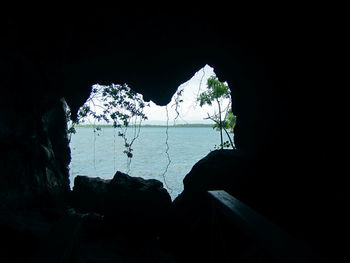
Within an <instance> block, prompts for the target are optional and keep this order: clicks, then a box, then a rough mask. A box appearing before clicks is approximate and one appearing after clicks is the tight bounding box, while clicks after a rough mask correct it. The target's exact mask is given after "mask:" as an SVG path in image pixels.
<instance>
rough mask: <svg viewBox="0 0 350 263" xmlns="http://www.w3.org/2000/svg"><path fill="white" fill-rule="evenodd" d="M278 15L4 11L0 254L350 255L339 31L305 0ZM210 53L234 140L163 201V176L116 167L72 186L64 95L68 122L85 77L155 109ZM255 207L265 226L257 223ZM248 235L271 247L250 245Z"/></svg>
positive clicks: (123, 257) (84, 92)
mask: <svg viewBox="0 0 350 263" xmlns="http://www.w3.org/2000/svg"><path fill="white" fill-rule="evenodd" d="M266 9H269V7H267V6H266ZM263 10H264V12H263ZM288 10H289V12H288V13H287V11H286V12H282V11H281V12H279V13H276V12H273V11H272V9H271V10H266V11H265V9H261V10H259V11H256V12H254V11H253V10H250V12H249V14H246V15H245V14H243V13H241V12H240V8H238V7H237V6H234V7H231V6H227V7H225V6H220V5H217V6H210V7H206V6H201V7H198V6H197V7H196V8H190V7H189V6H188V7H187V8H186V9H180V8H179V9H177V8H174V9H171V10H170V9H167V10H161V9H160V7H159V8H152V7H150V6H149V7H148V9H147V8H145V9H140V10H139V9H135V8H133V9H131V8H130V9H122V8H120V9H108V10H107V9H95V10H93V11H92V12H88V11H80V12H74V11H64V12H62V13H59V12H53V11H50V12H47V13H45V12H34V11H33V12H29V10H27V12H13V13H11V12H9V13H7V14H6V15H4V16H2V17H1V20H0V21H1V29H2V36H1V37H2V40H1V43H0V47H1V49H0V50H1V53H0V54H1V55H0V56H1V60H0V68H1V76H2V78H1V79H2V81H1V98H2V100H1V104H0V112H1V115H0V147H1V152H0V154H1V155H0V156H1V158H0V164H1V166H0V167H1V173H0V209H1V210H0V231H1V233H2V235H1V239H2V244H4V245H2V246H1V249H0V251H1V254H0V258H1V261H2V262H106V261H107V260H109V262H194V261H198V262H199V261H202V262H219V261H223V262H239V261H240V262H322V261H324V262H348V261H349V259H350V253H349V244H348V241H347V240H348V237H349V224H348V222H349V219H350V218H349V215H348V213H347V212H346V210H347V209H346V207H347V204H348V200H349V194H348V189H347V184H346V176H345V174H344V171H346V160H345V156H346V155H345V154H344V153H343V152H344V149H345V150H346V149H347V146H346V137H345V129H343V128H342V125H343V124H344V122H345V120H346V117H345V116H344V115H345V113H346V110H345V105H346V102H345V98H346V96H343V94H342V92H343V87H344V85H342V84H341V83H338V82H339V81H340V75H341V73H342V72H343V70H344V69H341V67H340V66H341V62H340V58H341V57H343V53H342V48H343V47H345V45H344V43H345V42H344V41H342V40H341V37H342V36H343V34H340V32H341V31H342V28H341V26H340V25H336V24H335V23H334V21H333V20H332V21H331V20H329V19H326V18H325V17H323V16H321V15H320V14H321V13H319V12H314V11H311V9H310V10H307V7H305V8H303V9H300V10H293V8H291V7H288ZM312 10H313V9H312ZM57 11H58V10H57ZM325 12H326V11H325ZM326 13H327V12H326ZM63 14H64V16H63ZM328 18H329V17H328ZM332 23H334V24H332ZM343 45H344V46H343ZM205 64H209V65H211V66H213V67H214V68H215V71H216V74H217V76H218V78H219V79H224V80H226V81H227V83H228V84H229V87H230V90H231V96H232V99H233V101H232V111H233V113H234V114H235V115H237V116H239V121H238V122H237V126H236V127H235V137H234V143H235V146H236V148H237V149H235V150H229V151H214V152H213V153H210V154H208V155H207V156H206V157H205V158H203V159H202V160H200V161H199V162H198V163H196V164H195V165H194V167H193V168H192V170H191V171H190V173H189V174H187V175H186V177H185V179H184V191H183V192H182V193H181V194H180V195H179V196H178V197H177V198H176V199H175V200H174V201H173V202H172V201H171V199H170V197H169V194H168V193H167V192H166V191H165V189H164V188H163V187H162V185H161V184H160V183H159V182H158V181H145V180H141V179H135V178H134V179H133V178H131V177H129V176H128V175H126V174H123V173H116V175H115V177H114V178H116V180H114V178H113V179H112V180H111V181H108V182H105V181H103V180H93V179H91V178H84V177H81V178H80V179H79V184H80V186H81V188H80V189H82V192H80V194H76V193H75V192H74V190H73V191H71V190H70V187H69V170H68V165H69V163H70V148H69V144H68V134H67V119H66V114H65V111H66V109H65V103H64V101H63V99H64V100H65V101H66V103H67V104H68V106H69V107H70V109H71V111H72V118H73V119H74V118H76V117H77V116H76V114H77V112H78V109H79V108H80V107H81V106H82V105H83V103H84V102H85V101H86V99H87V98H88V97H89V94H90V92H91V86H92V85H93V84H95V83H100V84H106V85H107V84H110V83H128V84H129V85H130V86H131V87H133V89H134V90H135V91H136V92H138V93H142V94H143V96H144V98H145V100H152V101H154V102H155V103H157V104H158V105H166V104H167V103H168V102H169V101H170V99H171V97H172V95H173V94H174V92H175V91H176V89H177V87H178V86H179V85H180V84H181V83H183V82H185V81H186V80H188V79H189V78H190V77H191V74H193V72H195V71H196V70H198V69H199V68H201V67H203V66H204V65H205ZM121 181H122V182H124V184H125V185H126V186H127V187H126V188H123V187H121V186H120V184H121ZM139 188H143V189H146V191H143V192H142V193H140V191H138V190H137V189H139ZM96 189H97V190H98V191H100V192H102V193H103V194H104V196H107V197H108V198H109V199H107V200H108V202H106V199H105V197H103V198H102V197H101V195H99V194H96V195H95V193H96V191H95V190H96ZM135 189H136V190H135ZM214 190H215V191H218V190H220V191H225V196H226V194H227V195H228V197H227V198H226V199H225V200H231V201H232V202H234V200H239V202H241V203H242V206H241V207H243V208H244V211H249V212H246V213H247V214H246V215H247V217H246V219H247V220H246V221H245V222H252V223H251V225H250V226H254V227H253V229H254V231H253V230H251V229H250V230H246V229H244V227H242V224H243V223H239V224H238V225H237V224H236V225H232V222H231V221H230V219H229V217H227V216H225V213H223V214H218V215H216V216H213V214H215V213H213V209H216V208H217V207H219V205H217V204H216V203H215V202H213V200H214V201H215V200H217V199H216V197H217V196H218V195H217V192H213V191H214ZM84 191H85V192H84ZM208 191H209V192H208ZM116 196H117V197H116ZM120 200H123V201H125V202H120ZM155 200H157V201H155ZM117 203H118V205H117V206H115V205H116V204H117ZM241 203H239V204H241ZM213 207H214V208H213ZM215 207H216V208H215ZM226 208H227V207H226ZM226 208H225V209H226ZM225 211H226V210H225ZM260 215H261V216H262V217H261V218H263V219H262V221H259V222H260V223H261V222H266V224H265V223H264V224H262V225H259V224H255V223H259V222H258V221H254V220H257V218H260ZM214 217H215V218H214ZM214 221H215V222H216V223H215V222H214ZM254 222H255V223H254ZM267 225H268V226H271V228H267V229H265V228H264V227H265V226H267ZM276 227H277V228H276ZM219 229H221V230H219ZM276 229H278V230H276ZM252 231H253V232H254V233H257V232H259V233H263V234H262V237H263V239H264V240H270V239H271V240H275V241H274V242H275V243H274V242H272V241H271V244H272V245H271V244H270V245H269V242H260V243H259V242H258V241H256V240H255V239H254V241H252V238H251V237H250V236H249V235H248V236H247V235H246V234H245V233H246V232H249V233H250V232H252ZM282 232H283V233H287V235H288V236H290V237H291V239H290V240H294V241H293V242H291V243H288V244H289V245H288V246H287V245H286V247H288V250H287V251H284V250H283V249H279V248H277V247H273V244H277V243H278V240H279V238H281V236H282V235H280V233H282ZM276 240H277V241H276ZM288 240H289V239H288ZM281 243H283V238H281ZM262 244H263V245H262ZM300 246H302V247H303V249H300ZM251 248H253V249H251ZM291 251H292V252H291ZM293 251H294V252H293ZM288 253H289V254H288ZM276 255H278V256H276ZM286 259H288V260H289V261H288V260H286Z"/></svg>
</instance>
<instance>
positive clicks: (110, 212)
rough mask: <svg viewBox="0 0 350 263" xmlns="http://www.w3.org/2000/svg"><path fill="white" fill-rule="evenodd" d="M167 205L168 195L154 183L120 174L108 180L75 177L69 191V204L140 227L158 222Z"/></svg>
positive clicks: (166, 210) (169, 201)
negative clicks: (70, 193)
mask: <svg viewBox="0 0 350 263" xmlns="http://www.w3.org/2000/svg"><path fill="white" fill-rule="evenodd" d="M170 204H171V198H170V195H169V194H168V192H167V191H166V190H165V189H164V188H163V184H162V183H161V182H159V181H158V180H154V179H148V180H146V179H143V178H140V177H131V176H129V175H127V174H124V173H121V172H117V173H116V174H115V175H114V177H113V179H111V180H103V179H100V178H89V177H87V176H77V177H76V178H75V181H74V188H73V191H72V205H73V206H74V207H75V208H77V209H80V210H81V211H84V212H97V213H100V214H102V215H105V216H107V217H109V218H113V219H117V220H119V221H122V222H129V223H130V222H138V223H141V222H142V224H143V225H144V224H145V225H147V223H150V224H152V225H155V224H156V222H159V221H161V220H162V219H163V218H164V216H165V215H166V214H167V212H168V209H169V207H170Z"/></svg>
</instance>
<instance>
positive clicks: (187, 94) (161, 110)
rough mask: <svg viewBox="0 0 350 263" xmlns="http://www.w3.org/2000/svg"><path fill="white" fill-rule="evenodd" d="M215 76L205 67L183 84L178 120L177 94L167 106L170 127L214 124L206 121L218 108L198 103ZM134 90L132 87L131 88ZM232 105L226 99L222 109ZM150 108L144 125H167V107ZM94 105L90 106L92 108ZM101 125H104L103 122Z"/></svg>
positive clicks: (210, 69) (212, 70)
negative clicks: (188, 124) (201, 94)
mask: <svg viewBox="0 0 350 263" xmlns="http://www.w3.org/2000/svg"><path fill="white" fill-rule="evenodd" d="M213 75H215V73H214V69H213V68H212V67H210V66H208V65H205V66H204V67H203V68H202V69H200V70H199V71H197V72H195V73H194V75H193V77H192V78H191V79H190V80H188V81H187V82H185V83H183V84H181V85H180V86H179V87H178V89H177V91H179V90H180V89H182V88H183V89H184V91H183V93H182V96H181V99H182V100H183V102H181V103H180V105H179V106H178V112H179V113H180V114H179V116H178V118H177V119H176V120H175V117H176V115H177V113H176V111H175V97H176V92H175V94H174V96H173V98H172V100H171V101H170V103H169V104H168V105H167V108H168V115H169V125H173V124H183V123H209V124H210V123H213V122H212V121H211V120H205V118H206V117H207V116H208V113H209V115H213V114H214V112H217V111H218V110H217V106H216V105H214V104H213V105H212V106H208V105H203V106H202V107H200V106H199V103H198V102H197V97H198V95H199V94H200V93H201V92H203V91H205V90H206V88H207V80H208V78H209V77H211V76H213ZM131 88H132V87H131ZM94 103H95V104H96V105H98V104H101V105H102V102H98V101H94ZM229 103H230V100H229V99H224V100H223V101H222V104H221V105H222V108H223V109H226V108H227V107H228V105H229ZM149 104H150V107H145V108H144V113H145V114H146V116H147V117H148V120H145V121H143V122H142V124H153V125H161V124H163V125H164V124H166V120H167V117H166V106H158V105H156V104H155V103H154V102H153V101H151V102H150V103H149ZM91 106H92V105H91V104H90V107H91ZM95 110H96V111H97V112H102V110H101V109H99V108H98V107H97V108H95ZM87 123H95V121H94V120H93V119H92V118H91V117H88V118H87ZM101 123H103V122H102V121H101Z"/></svg>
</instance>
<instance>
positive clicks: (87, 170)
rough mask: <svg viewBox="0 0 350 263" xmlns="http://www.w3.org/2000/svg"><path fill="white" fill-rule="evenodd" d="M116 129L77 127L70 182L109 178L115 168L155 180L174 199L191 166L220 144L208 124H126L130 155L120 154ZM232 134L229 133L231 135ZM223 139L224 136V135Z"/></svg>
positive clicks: (122, 142) (72, 144) (73, 139)
mask: <svg viewBox="0 0 350 263" xmlns="http://www.w3.org/2000/svg"><path fill="white" fill-rule="evenodd" d="M119 131H120V130H118V128H116V129H114V128H113V127H102V128H101V130H97V131H96V130H94V129H93V128H92V127H77V128H76V133H75V134H72V137H71V142H70V148H71V156H72V160H71V163H70V185H71V188H72V187H73V186H74V178H75V177H76V176H77V175H86V176H90V177H100V178H103V179H111V178H113V176H114V174H115V173H116V172H117V171H121V172H124V173H127V174H129V175H130V176H135V177H142V178H145V179H157V180H159V181H161V182H162V183H163V185H164V187H165V188H166V189H167V190H168V192H169V194H170V196H171V198H172V199H175V198H176V197H177V196H178V195H179V194H180V193H181V192H182V190H183V179H184V177H185V176H186V174H187V173H188V172H189V171H190V170H191V169H192V167H193V165H194V164H195V163H196V162H198V161H199V160H200V159H202V158H203V157H205V156H206V155H207V154H208V153H209V152H210V151H212V150H214V149H215V145H219V144H220V134H219V132H218V131H216V130H214V129H212V128H211V127H208V126H205V127H177V126H169V127H168V128H166V127H164V126H153V127H152V126H146V127H141V128H140V130H138V128H137V127H129V129H128V131H127V138H128V142H129V143H130V142H131V140H132V138H134V137H137V138H136V139H135V140H134V142H133V145H132V149H133V150H132V154H133V157H132V158H127V156H126V154H125V153H123V151H124V150H125V146H124V144H125V142H124V140H123V138H122V137H121V136H118V132H119ZM231 136H232V134H231ZM225 140H227V137H225Z"/></svg>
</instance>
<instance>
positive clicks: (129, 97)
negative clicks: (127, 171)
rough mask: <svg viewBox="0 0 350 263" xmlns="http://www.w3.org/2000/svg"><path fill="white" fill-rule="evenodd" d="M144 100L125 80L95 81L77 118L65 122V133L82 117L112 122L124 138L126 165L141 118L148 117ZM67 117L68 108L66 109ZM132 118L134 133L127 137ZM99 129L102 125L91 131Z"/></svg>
mask: <svg viewBox="0 0 350 263" xmlns="http://www.w3.org/2000/svg"><path fill="white" fill-rule="evenodd" d="M146 106H149V105H148V104H146V103H145V102H144V100H143V98H142V96H141V95H140V94H138V93H136V92H135V91H133V90H132V89H130V88H129V87H128V86H127V85H126V84H124V85H115V84H111V85H108V86H102V85H94V86H93V87H92V90H91V94H90V97H89V99H88V100H87V101H86V102H85V104H84V105H83V106H82V107H81V108H80V109H79V111H78V118H77V120H76V121H74V122H72V121H70V122H69V123H68V134H69V135H70V138H71V135H72V134H74V133H75V132H76V130H75V126H76V125H77V124H80V123H84V122H85V121H90V120H93V122H94V123H95V122H106V123H113V127H114V128H115V129H116V128H118V129H119V131H118V135H119V136H120V137H122V139H123V140H124V147H125V150H124V153H125V154H126V156H127V157H128V161H129V162H128V166H129V165H130V159H131V158H132V157H133V153H132V151H133V148H132V146H133V143H134V142H135V140H136V139H137V138H138V136H139V134H140V127H141V122H142V121H143V120H146V119H147V116H146V115H145V114H144V113H143V110H144V108H145V107H146ZM67 116H68V117H69V118H68V119H70V112H69V110H68V111H67ZM131 122H133V123H134V124H137V125H133V128H134V136H133V137H132V138H131V139H128V137H127V133H128V127H129V125H130V123H131ZM98 130H101V127H94V132H96V131H98Z"/></svg>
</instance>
